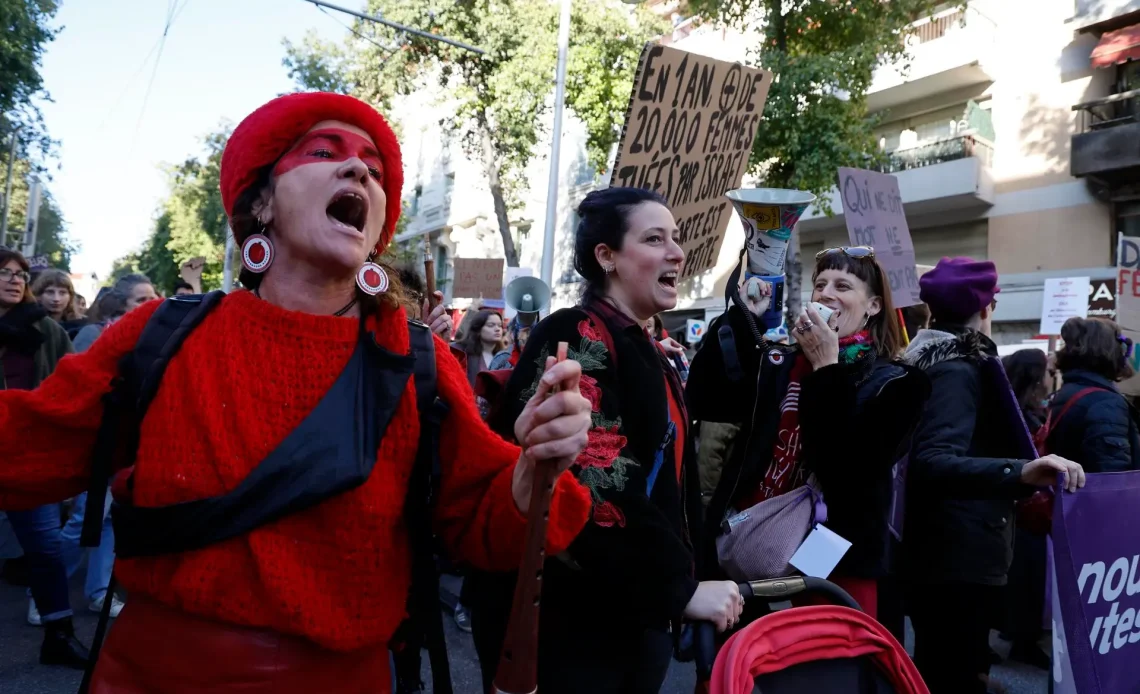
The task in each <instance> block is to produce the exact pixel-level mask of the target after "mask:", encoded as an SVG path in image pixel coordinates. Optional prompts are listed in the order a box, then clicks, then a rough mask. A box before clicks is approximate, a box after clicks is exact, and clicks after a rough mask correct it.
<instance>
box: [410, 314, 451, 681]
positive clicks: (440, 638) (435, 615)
mask: <svg viewBox="0 0 1140 694" xmlns="http://www.w3.org/2000/svg"><path fill="white" fill-rule="evenodd" d="M408 337H409V342H410V344H411V348H412V354H413V356H414V357H415V359H416V362H415V368H414V370H413V374H414V376H413V377H414V379H415V384H416V409H417V410H419V416H420V440H419V446H418V448H417V450H416V463H415V468H414V469H413V470H412V477H411V479H410V480H409V481H408V498H407V500H406V502H405V507H404V514H405V517H406V518H407V522H408V534H409V536H410V539H411V546H412V586H411V589H410V590H409V595H408V614H409V615H410V616H411V625H410V629H404V630H403V631H404V633H405V634H406V635H408V631H411V632H416V631H419V632H420V634H421V635H422V642H423V646H424V647H426V648H427V651H428V658H429V659H430V661H431V678H432V688H431V691H432V692H434V693H435V694H451V692H452V686H451V669H450V667H449V666H448V662H447V642H446V640H445V636H444V633H443V616H442V613H441V612H440V609H439V571H438V569H437V566H436V562H435V541H434V538H433V535H432V510H433V508H434V507H435V501H436V497H437V496H438V494H439V484H440V475H441V470H442V466H441V463H440V457H439V441H440V429H441V426H442V424H443V420H444V418H445V417H446V416H447V412H448V409H449V408H448V406H447V403H445V402H444V401H443V400H441V399H440V397H439V384H438V381H437V378H436V364H435V338H434V336H433V335H432V333H431V330H430V329H429V328H428V327H427V326H426V325H424V324H423V323H420V322H418V321H408ZM405 626H409V625H405ZM419 640H420V639H417V638H416V636H415V635H408V638H407V641H408V643H407V644H406V648H411V649H414V650H415V651H417V652H418V650H419V644H418V643H417V642H418V641H419Z"/></svg>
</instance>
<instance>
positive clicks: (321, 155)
mask: <svg viewBox="0 0 1140 694" xmlns="http://www.w3.org/2000/svg"><path fill="white" fill-rule="evenodd" d="M353 157H355V158H358V159H360V160H361V161H362V162H364V164H365V165H366V166H367V167H368V173H369V174H370V175H371V176H372V178H374V179H375V180H376V182H377V183H381V182H383V180H384V178H383V177H384V163H383V162H382V161H381V160H380V154H379V153H378V152H377V151H376V145H374V144H372V141H371V140H369V139H368V138H366V137H361V136H360V135H357V134H356V133H354V132H349V131H348V130H343V129H341V128H322V129H320V130H313V131H312V132H309V133H306V134H305V135H304V137H302V138H301V140H300V141H299V142H298V143H297V144H295V145H293V148H292V149H290V150H289V151H288V152H286V153H285V154H284V155H283V156H282V157H281V159H279V160H278V161H277V165H276V166H274V167H273V175H274V176H281V175H283V174H286V173H288V172H290V171H292V170H293V169H295V168H297V167H298V166H304V165H305V164H320V163H324V162H342V161H348V160H349V159H352V158H353Z"/></svg>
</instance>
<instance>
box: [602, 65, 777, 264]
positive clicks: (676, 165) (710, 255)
mask: <svg viewBox="0 0 1140 694" xmlns="http://www.w3.org/2000/svg"><path fill="white" fill-rule="evenodd" d="M771 85H772V73H770V72H768V71H767V70H762V69H760V68H752V67H744V66H743V65H740V64H739V63H729V62H725V61H723V60H714V59H712V58H706V57H705V56H701V55H696V54H695V53H689V52H687V51H681V50H677V49H676V48H669V47H667V46H662V45H659V44H648V45H647V46H646V47H645V50H643V51H642V53H641V60H640V62H639V63H638V66H637V72H636V73H635V74H634V78H633V93H632V94H631V95H630V100H629V111H628V112H627V113H626V120H625V126H624V128H623V130H622V135H621V141H620V143H619V145H618V154H617V159H616V160H615V162H614V168H613V173H612V175H611V176H610V185H612V186H632V187H636V188H645V189H649V190H655V191H657V192H658V193H660V194H661V195H663V196H664V197H665V199H666V200H668V202H669V208H670V209H671V210H672V211H673V217H674V218H675V219H676V220H677V228H678V229H680V231H681V239H680V243H681V248H683V249H684V251H685V268H684V271H683V274H682V275H681V279H685V278H687V277H692V276H693V275H697V274H700V273H702V272H704V271H705V270H708V269H709V268H711V267H713V266H714V265H716V261H717V257H718V256H719V255H720V246H721V243H722V242H723V241H724V233H725V230H726V229H727V228H728V222H729V219H730V218H731V215H732V205H731V204H730V203H729V202H728V200H727V199H725V198H724V194H725V192H727V191H729V190H732V189H734V188H739V187H740V181H741V179H742V178H743V176H744V171H745V170H746V169H747V168H748V158H749V156H750V155H751V154H752V142H753V140H755V139H756V133H757V131H758V129H759V128H760V118H761V115H762V114H763V112H764V101H765V100H766V99H767V98H768V88H769V87H770V86H771Z"/></svg>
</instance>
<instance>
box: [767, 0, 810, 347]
mask: <svg viewBox="0 0 1140 694" xmlns="http://www.w3.org/2000/svg"><path fill="white" fill-rule="evenodd" d="M768 12H769V15H770V16H771V17H772V21H771V23H770V24H769V27H768V32H769V37H770V38H771V39H772V40H773V41H774V42H775V45H776V50H778V51H780V52H781V53H783V54H784V56H783V58H784V59H785V60H786V59H787V53H788V35H787V17H786V15H784V2H783V0H770V1H769V4H768ZM792 167H793V171H794V170H795V169H794V167H795V162H792ZM781 183H783V184H785V185H787V182H786V181H782V182H781ZM788 187H789V188H790V187H791V186H790V185H788ZM802 284H803V267H802V266H801V264H800V233H799V229H793V230H792V239H791V241H790V242H789V243H788V258H787V262H785V263H784V308H785V314H784V315H785V316H786V318H785V324H786V325H787V326H788V327H791V325H792V324H793V323H794V322H795V320H796V316H798V315H799V314H800V308H801V301H800V295H801V294H800V292H801V289H800V287H801V286H802Z"/></svg>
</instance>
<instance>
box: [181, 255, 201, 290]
mask: <svg viewBox="0 0 1140 694" xmlns="http://www.w3.org/2000/svg"><path fill="white" fill-rule="evenodd" d="M204 267H206V259H205V258H201V257H198V258H191V259H190V260H187V261H186V262H185V263H182V267H180V268H178V274H179V276H180V277H181V278H182V280H183V281H184V282H186V283H187V284H189V285H190V286H191V287H193V288H194V293H195V294H201V293H202V268H204Z"/></svg>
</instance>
